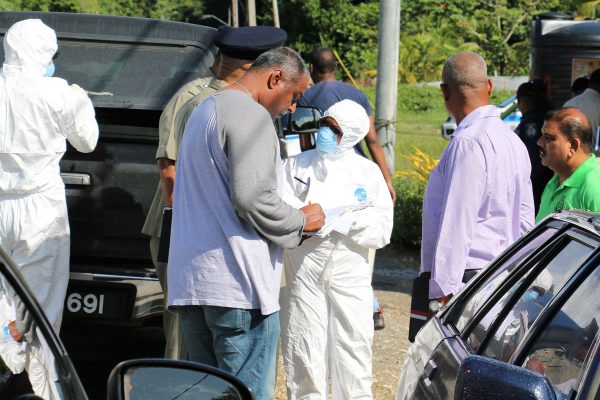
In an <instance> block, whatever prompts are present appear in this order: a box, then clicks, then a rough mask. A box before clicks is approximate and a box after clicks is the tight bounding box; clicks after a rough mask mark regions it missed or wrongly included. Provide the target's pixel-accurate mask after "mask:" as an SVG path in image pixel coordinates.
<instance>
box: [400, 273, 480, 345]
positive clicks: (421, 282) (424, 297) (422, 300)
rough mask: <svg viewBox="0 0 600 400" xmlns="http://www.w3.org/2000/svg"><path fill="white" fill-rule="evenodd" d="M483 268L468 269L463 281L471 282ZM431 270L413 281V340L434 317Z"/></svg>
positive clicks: (411, 314)
mask: <svg viewBox="0 0 600 400" xmlns="http://www.w3.org/2000/svg"><path fill="white" fill-rule="evenodd" d="M480 271H481V270H480V269H468V270H466V271H465V273H464V275H463V279H462V281H463V283H467V282H469V281H470V280H471V279H473V278H474V277H475V275H477V274H478V273H479V272H480ZM430 279H431V272H423V273H422V274H420V275H419V276H418V277H417V278H415V280H414V281H413V286H412V297H411V299H410V323H409V326H408V340H409V341H410V342H413V341H414V340H415V336H416V335H417V332H419V330H420V329H421V327H422V326H423V325H425V323H426V322H427V321H428V320H429V319H430V318H431V317H432V315H433V313H432V312H431V311H430V310H429V280H430Z"/></svg>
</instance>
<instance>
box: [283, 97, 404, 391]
mask: <svg viewBox="0 0 600 400" xmlns="http://www.w3.org/2000/svg"><path fill="white" fill-rule="evenodd" d="M325 116H330V117H332V118H333V119H335V120H336V122H337V123H338V125H339V126H340V128H341V130H342V132H343V136H342V139H341V142H340V143H339V145H338V148H337V150H336V151H335V152H334V153H323V152H321V151H319V150H310V151H307V152H304V153H301V154H299V155H298V156H296V157H292V158H290V159H288V160H286V163H285V173H286V174H285V179H286V182H285V185H284V190H285V195H284V200H286V201H287V202H288V203H290V204H291V205H294V206H297V207H299V206H303V205H306V204H308V202H309V201H310V202H314V203H319V204H321V206H322V207H323V209H324V210H325V212H326V215H327V210H331V209H334V208H336V207H340V206H357V207H358V206H361V205H362V206H363V208H361V209H359V210H357V211H352V212H351V220H352V224H351V227H350V230H349V231H348V233H347V234H342V233H339V232H336V231H333V232H331V233H330V234H328V235H327V236H325V237H320V236H318V235H314V236H312V237H310V238H308V239H306V240H305V241H304V242H303V243H302V245H301V246H299V247H297V248H295V249H286V250H285V253H284V271H285V279H286V284H287V286H285V287H283V288H282V289H281V312H280V316H281V323H282V329H281V332H282V334H281V345H282V354H283V362H284V369H285V373H286V381H287V389H288V398H289V399H291V400H293V399H327V381H328V378H329V379H330V382H331V392H332V398H333V399H334V400H338V399H339V400H349V399H371V398H372V392H371V383H372V371H371V359H372V352H371V344H372V341H373V308H372V307H373V289H372V287H371V273H372V270H371V269H372V267H370V266H369V262H368V253H369V249H378V248H381V247H383V246H385V245H386V244H388V243H389V239H390V235H391V231H392V224H393V218H392V216H393V204H392V199H391V197H390V194H389V190H388V188H387V185H386V183H385V181H384V179H383V176H382V175H381V171H380V170H379V167H377V165H376V164H375V163H373V162H372V161H369V160H367V159H366V158H364V157H362V156H360V155H358V154H356V153H355V152H354V149H353V146H354V145H355V144H356V143H358V142H359V141H360V140H361V139H362V138H363V137H364V136H365V135H366V134H367V131H368V129H369V118H368V116H367V114H366V112H365V110H364V109H363V107H361V106H360V105H359V104H357V103H355V102H353V101H351V100H343V101H341V102H339V103H336V104H334V105H333V106H332V107H331V108H329V109H328V110H327V111H326V112H325ZM309 178H310V184H309V185H306V184H305V183H308V181H309ZM302 182H304V183H302ZM307 186H309V187H308V190H306V189H307ZM325 222H326V224H327V223H328V221H327V220H326V221H325Z"/></svg>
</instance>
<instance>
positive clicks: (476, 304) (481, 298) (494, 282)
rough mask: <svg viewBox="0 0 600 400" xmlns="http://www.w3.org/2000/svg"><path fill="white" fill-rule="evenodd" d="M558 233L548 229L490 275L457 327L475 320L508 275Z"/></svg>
mask: <svg viewBox="0 0 600 400" xmlns="http://www.w3.org/2000/svg"><path fill="white" fill-rule="evenodd" d="M555 233H556V229H552V228H550V229H547V230H545V231H543V232H542V233H540V234H539V235H537V236H536V237H535V238H533V240H531V241H530V242H529V243H527V244H525V245H524V246H523V247H521V248H520V249H519V250H518V251H517V252H515V253H514V254H513V255H512V256H511V257H510V258H509V259H508V260H507V261H506V262H505V263H504V264H503V265H501V266H500V267H499V268H496V270H495V271H494V273H493V274H492V275H490V276H489V277H488V278H487V279H486V280H485V282H483V284H482V285H481V287H480V288H479V289H478V290H477V291H476V292H475V293H474V294H473V295H472V296H471V298H470V299H469V300H468V301H467V302H466V303H464V306H463V308H462V310H461V311H459V312H458V313H457V314H456V315H458V316H459V317H458V321H457V322H456V327H457V328H458V330H459V331H462V330H463V329H464V328H465V327H466V325H467V323H468V322H469V321H470V320H471V319H472V318H473V316H474V315H475V313H476V312H477V311H478V310H479V309H480V308H481V306H482V305H483V304H484V303H485V302H486V301H487V299H488V298H489V297H490V296H491V295H492V293H493V292H494V291H495V290H496V289H497V288H498V287H500V285H501V284H502V282H504V279H505V278H506V277H507V275H508V274H509V273H510V272H511V271H512V270H513V269H514V268H515V267H516V266H517V265H519V263H520V262H521V261H522V260H523V259H524V258H525V257H527V256H528V255H529V254H531V253H532V252H533V251H534V250H535V249H537V248H538V247H540V246H541V245H542V244H543V243H544V242H546V241H547V240H548V239H549V238H550V237H551V236H552V235H554V234H555Z"/></svg>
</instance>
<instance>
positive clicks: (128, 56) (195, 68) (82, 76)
mask: <svg viewBox="0 0 600 400" xmlns="http://www.w3.org/2000/svg"><path fill="white" fill-rule="evenodd" d="M59 48H60V57H58V58H57V59H56V61H55V64H56V74H55V75H56V76H57V77H59V78H63V79H66V80H67V81H68V82H69V83H70V84H73V83H76V84H78V85H79V86H81V87H82V88H83V89H85V90H87V91H89V92H90V94H91V99H92V101H93V102H94V106H96V107H106V108H119V109H123V108H132V109H146V110H147V109H150V110H162V108H163V107H164V106H165V104H166V103H167V101H168V100H169V98H170V97H171V96H172V95H173V94H174V93H175V91H177V90H178V89H179V88H180V87H181V86H183V85H184V84H185V83H187V82H190V81H192V80H194V79H195V78H196V77H198V76H201V75H202V74H203V73H204V72H205V71H207V70H208V67H209V66H210V64H211V63H212V55H211V54H210V52H209V51H208V50H207V49H200V48H198V47H196V46H173V45H170V46H169V45H145V44H136V45H135V46H133V45H131V44H119V43H102V42H79V41H70V40H61V41H60V43H59Z"/></svg>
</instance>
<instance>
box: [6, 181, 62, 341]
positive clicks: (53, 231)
mask: <svg viewBox="0 0 600 400" xmlns="http://www.w3.org/2000/svg"><path fill="white" fill-rule="evenodd" d="M0 244H1V245H2V247H4V249H5V250H6V251H7V252H8V254H9V255H10V256H11V257H12V259H13V261H14V262H15V263H16V264H17V266H18V267H19V269H20V271H21V274H23V277H24V278H25V281H26V282H27V283H28V284H29V286H30V287H31V289H32V292H33V294H34V295H35V297H36V299H37V301H38V302H39V303H40V305H41V306H42V309H43V310H44V312H45V314H46V317H47V318H48V320H49V321H50V323H51V324H52V327H53V328H54V330H55V331H56V333H57V334H58V333H59V331H60V325H61V322H62V314H63V305H64V301H65V295H66V292H67V285H68V283H69V251H70V238H69V221H68V216H67V205H66V200H65V190H64V188H63V187H57V188H55V189H52V190H48V191H45V192H43V193H36V194H31V195H26V196H9V195H2V194H0Z"/></svg>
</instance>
